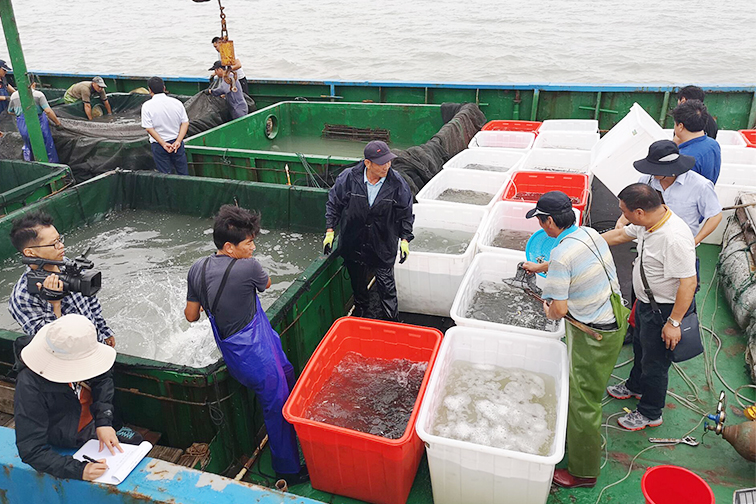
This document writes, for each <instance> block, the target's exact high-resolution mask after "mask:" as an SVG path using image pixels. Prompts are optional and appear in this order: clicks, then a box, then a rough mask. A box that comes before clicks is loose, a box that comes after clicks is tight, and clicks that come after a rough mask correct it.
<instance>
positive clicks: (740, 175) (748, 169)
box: [716, 163, 756, 187]
mask: <svg viewBox="0 0 756 504" xmlns="http://www.w3.org/2000/svg"><path fill="white" fill-rule="evenodd" d="M723 185H741V186H751V187H756V165H744V164H732V163H722V167H721V168H720V170H719V178H718V179H717V183H716V186H723Z"/></svg>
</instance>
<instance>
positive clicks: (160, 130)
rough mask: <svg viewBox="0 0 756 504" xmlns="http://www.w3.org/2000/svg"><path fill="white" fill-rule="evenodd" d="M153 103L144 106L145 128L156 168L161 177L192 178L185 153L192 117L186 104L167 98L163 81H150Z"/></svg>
mask: <svg viewBox="0 0 756 504" xmlns="http://www.w3.org/2000/svg"><path fill="white" fill-rule="evenodd" d="M147 85H148V86H149V88H150V96H152V99H150V101H148V102H145V103H144V105H142V127H143V128H145V129H146V130H147V133H149V134H150V147H152V157H153V159H154V160H155V166H156V167H157V169H158V171H159V172H161V173H168V174H170V173H172V172H173V170H175V171H176V173H177V174H178V175H189V165H188V164H187V162H186V152H185V151H184V137H185V136H186V131H187V130H188V129H189V117H188V116H187V115H186V109H185V108H184V104H183V103H181V102H180V101H178V100H177V99H176V98H171V97H169V96H168V95H166V94H165V83H164V82H163V79H161V78H160V77H151V78H150V80H149V81H147Z"/></svg>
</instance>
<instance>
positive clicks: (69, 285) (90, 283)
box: [21, 247, 102, 301]
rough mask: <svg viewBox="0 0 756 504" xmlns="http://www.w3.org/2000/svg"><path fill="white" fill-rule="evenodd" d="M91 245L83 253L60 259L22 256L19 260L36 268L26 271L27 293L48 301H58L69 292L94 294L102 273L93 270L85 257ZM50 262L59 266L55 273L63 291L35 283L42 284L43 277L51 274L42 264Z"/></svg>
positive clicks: (92, 265)
mask: <svg viewBox="0 0 756 504" xmlns="http://www.w3.org/2000/svg"><path fill="white" fill-rule="evenodd" d="M91 250H92V247H89V248H88V249H87V251H86V252H84V254H83V255H81V256H79V257H77V258H75V259H68V258H64V259H63V260H62V261H52V260H49V259H42V258H39V257H24V258H22V259H21V262H22V263H24V264H34V265H36V266H37V269H33V270H31V271H29V273H27V275H26V278H27V285H26V289H27V290H28V291H29V294H38V295H39V296H41V297H43V298H44V299H46V300H48V301H59V300H61V299H63V298H64V297H66V296H67V295H68V294H70V293H71V292H81V293H82V294H83V295H84V296H94V295H95V294H97V291H99V290H100V287H101V286H102V273H100V272H99V271H94V270H93V269H92V268H94V263H93V262H92V261H90V260H89V259H87V256H88V255H89V252H90V251H91ZM47 264H52V265H55V266H60V273H58V274H57V275H58V276H59V277H60V280H61V282H63V291H62V292H59V291H53V290H50V289H47V288H45V287H44V286H43V287H41V288H40V287H37V284H38V283H39V284H40V285H44V282H45V279H46V278H47V277H48V276H50V275H52V274H53V273H52V272H51V271H47V270H45V269H43V266H45V265H47Z"/></svg>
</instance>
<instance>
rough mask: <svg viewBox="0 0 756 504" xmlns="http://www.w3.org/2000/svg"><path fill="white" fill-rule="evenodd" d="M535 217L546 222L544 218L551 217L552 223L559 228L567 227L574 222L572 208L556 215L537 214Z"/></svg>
mask: <svg viewBox="0 0 756 504" xmlns="http://www.w3.org/2000/svg"><path fill="white" fill-rule="evenodd" d="M536 217H538V220H539V221H541V222H546V219H548V218H549V217H551V218H552V220H553V221H554V225H555V226H556V227H558V228H559V229H567V228H568V227H570V226H572V225H573V224H575V212H573V211H572V210H570V211H569V212H563V213H560V214H556V215H543V214H537V215H536Z"/></svg>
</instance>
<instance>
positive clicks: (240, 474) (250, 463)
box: [234, 434, 268, 481]
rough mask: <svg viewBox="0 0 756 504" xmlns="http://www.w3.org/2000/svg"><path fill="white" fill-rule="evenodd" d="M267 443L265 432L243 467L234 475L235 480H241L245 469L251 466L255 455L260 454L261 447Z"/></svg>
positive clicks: (255, 458) (255, 457)
mask: <svg viewBox="0 0 756 504" xmlns="http://www.w3.org/2000/svg"><path fill="white" fill-rule="evenodd" d="M266 444H268V435H267V434H266V435H265V437H264V438H263V440H262V441H261V442H260V446H258V447H257V448H255V452H254V453H253V454H252V456H251V457H249V460H247V462H246V463H245V464H244V467H242V469H241V471H239V474H237V475H236V477H235V478H234V480H235V481H241V480H242V478H243V477H244V475H245V474H247V471H249V469H250V468H251V467H252V464H254V463H255V460H257V457H259V456H260V454H261V453H262V451H263V448H265V445H266Z"/></svg>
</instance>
